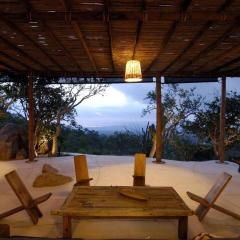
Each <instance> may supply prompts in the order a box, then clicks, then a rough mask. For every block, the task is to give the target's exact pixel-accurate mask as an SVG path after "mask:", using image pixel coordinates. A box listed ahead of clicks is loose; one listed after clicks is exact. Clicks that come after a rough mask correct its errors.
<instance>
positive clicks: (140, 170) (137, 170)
mask: <svg viewBox="0 0 240 240" xmlns="http://www.w3.org/2000/svg"><path fill="white" fill-rule="evenodd" d="M134 158H135V159H134V176H136V177H145V173H146V154H143V153H136V154H135V156H134Z"/></svg>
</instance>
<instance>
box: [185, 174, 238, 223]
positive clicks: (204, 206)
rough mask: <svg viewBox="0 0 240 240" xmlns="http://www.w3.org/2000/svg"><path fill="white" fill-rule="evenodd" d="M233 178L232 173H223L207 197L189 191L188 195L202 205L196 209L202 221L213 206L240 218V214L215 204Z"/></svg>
mask: <svg viewBox="0 0 240 240" xmlns="http://www.w3.org/2000/svg"><path fill="white" fill-rule="evenodd" d="M231 178H232V176H231V175H230V174H228V173H225V172H224V173H222V174H221V175H220V177H219V178H218V179H217V181H216V182H215V184H214V185H213V186H212V188H211V189H210V191H209V192H208V194H207V195H206V197H205V198H202V197H199V196H197V195H195V194H193V193H191V192H187V195H188V196H189V197H190V198H191V199H192V200H193V201H196V202H198V203H200V205H199V206H198V207H197V209H196V211H195V214H196V215H197V217H198V219H199V220H200V221H202V220H203V218H204V217H205V216H206V214H207V213H208V211H209V210H210V209H211V208H213V209H215V210H217V211H220V212H222V213H225V214H227V215H229V216H232V217H234V218H236V219H238V220H240V215H238V214H236V213H234V212H232V211H229V210H227V209H225V208H223V207H220V206H218V205H216V204H215V201H216V200H217V199H218V197H219V196H220V194H221V193H222V191H223V190H224V189H225V187H226V186H227V184H228V183H229V181H230V180H231Z"/></svg>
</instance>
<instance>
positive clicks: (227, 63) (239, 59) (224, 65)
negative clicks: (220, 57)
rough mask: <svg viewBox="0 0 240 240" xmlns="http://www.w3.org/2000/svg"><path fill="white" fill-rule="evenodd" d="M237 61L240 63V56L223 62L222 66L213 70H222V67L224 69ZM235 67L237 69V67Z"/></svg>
mask: <svg viewBox="0 0 240 240" xmlns="http://www.w3.org/2000/svg"><path fill="white" fill-rule="evenodd" d="M236 63H240V57H237V58H234V59H232V60H231V61H228V62H226V63H224V64H222V65H221V66H219V67H216V68H214V69H213V70H211V72H217V71H221V69H224V68H226V67H229V66H231V65H233V64H236ZM237 68H239V67H237ZM233 69H235V67H234V68H233Z"/></svg>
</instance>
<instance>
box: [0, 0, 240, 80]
mask: <svg viewBox="0 0 240 240" xmlns="http://www.w3.org/2000/svg"><path fill="white" fill-rule="evenodd" d="M10 6H11V7H10ZM0 9H1V10H0V51H1V52H2V57H1V58H0V61H1V62H2V63H3V64H1V68H2V71H4V70H6V71H12V72H15V73H18V72H19V73H20V72H26V71H33V72H36V73H38V74H50V75H61V76H65V75H70V76H79V75H80V76H109V77H111V76H118V77H123V75H124V69H125V64H126V61H128V60H129V59H132V58H134V59H137V60H140V62H141V65H142V70H143V73H144V75H145V76H154V75H156V74H159V73H161V74H163V75H165V76H195V75H199V76H203V75H204V76H205V75H209V76H210V75H213V74H214V75H216V76H221V75H222V74H226V73H228V74H230V75H235V74H237V75H238V74H239V71H238V70H237V67H238V66H239V57H240V48H239V44H240V26H239V20H240V16H239V11H240V2H239V1H237V0H211V1H209V0H180V1H179V0H168V1H166V0H141V1H135V0H118V1H113V0H85V1H84V2H83V1H77V0H60V1H59V0H51V1H45V0H21V1H20V0H14V1H12V0H4V1H0ZM4 64H5V65H4Z"/></svg>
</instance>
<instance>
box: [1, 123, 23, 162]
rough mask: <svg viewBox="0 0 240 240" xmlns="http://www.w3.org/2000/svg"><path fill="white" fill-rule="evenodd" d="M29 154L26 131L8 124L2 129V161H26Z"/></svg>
mask: <svg viewBox="0 0 240 240" xmlns="http://www.w3.org/2000/svg"><path fill="white" fill-rule="evenodd" d="M27 153H28V138H27V131H26V129H24V128H23V127H21V126H19V125H17V124H14V123H8V124H6V125H5V126H4V127H2V128H1V129H0V160H3V161H8V160H15V159H25V158H27V157H28V156H27Z"/></svg>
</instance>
